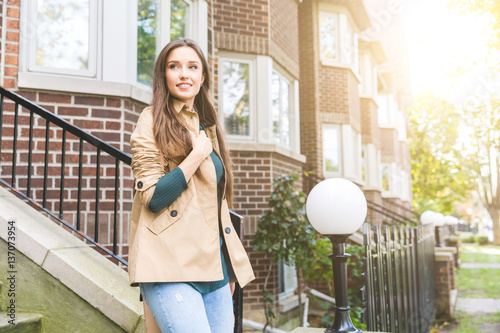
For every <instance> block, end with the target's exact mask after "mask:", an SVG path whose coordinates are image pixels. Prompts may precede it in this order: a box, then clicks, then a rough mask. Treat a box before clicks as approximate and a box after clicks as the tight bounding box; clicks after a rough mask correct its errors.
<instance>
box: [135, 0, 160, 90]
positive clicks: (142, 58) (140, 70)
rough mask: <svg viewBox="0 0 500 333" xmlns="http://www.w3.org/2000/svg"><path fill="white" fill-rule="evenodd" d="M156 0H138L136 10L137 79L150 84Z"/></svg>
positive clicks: (154, 55)
mask: <svg viewBox="0 0 500 333" xmlns="http://www.w3.org/2000/svg"><path fill="white" fill-rule="evenodd" d="M157 12H158V4H157V2H156V0H139V2H138V11H137V81H138V82H140V83H142V84H145V85H148V86H151V83H152V82H153V69H154V65H155V59H156V37H157V23H158V14H157Z"/></svg>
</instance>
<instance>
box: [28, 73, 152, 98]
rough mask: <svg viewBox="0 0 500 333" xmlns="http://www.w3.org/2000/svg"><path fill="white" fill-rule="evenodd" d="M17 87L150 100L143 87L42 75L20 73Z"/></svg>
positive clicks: (148, 91) (147, 91) (150, 94)
mask: <svg viewBox="0 0 500 333" xmlns="http://www.w3.org/2000/svg"><path fill="white" fill-rule="evenodd" d="M18 87H19V88H30V89H41V90H53V91H64V92H71V93H77V94H94V95H104V96H116V97H126V98H127V97H128V98H132V99H135V100H136V101H139V102H142V103H146V104H149V103H151V98H152V92H151V89H150V88H147V87H145V86H139V85H133V84H130V83H122V82H109V81H101V80H93V79H85V78H79V77H69V76H66V77H65V76H59V75H50V74H44V73H26V72H24V73H23V72H20V73H19V75H18Z"/></svg>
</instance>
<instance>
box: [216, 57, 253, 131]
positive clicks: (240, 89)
mask: <svg viewBox="0 0 500 333" xmlns="http://www.w3.org/2000/svg"><path fill="white" fill-rule="evenodd" d="M222 67H223V68H222V80H223V87H222V88H223V92H222V111H223V113H224V125H225V127H226V131H227V132H228V133H229V134H233V135H249V134H250V125H249V118H250V117H249V116H250V102H249V97H248V96H249V87H250V80H249V76H248V73H249V65H248V64H243V63H238V62H232V61H224V62H223V65H222Z"/></svg>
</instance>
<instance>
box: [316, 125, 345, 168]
mask: <svg viewBox="0 0 500 333" xmlns="http://www.w3.org/2000/svg"><path fill="white" fill-rule="evenodd" d="M327 129H335V130H336V131H337V143H338V150H339V152H338V159H339V160H338V163H339V165H338V166H339V170H338V171H326V159H325V152H324V140H325V138H324V133H325V130H327ZM342 137H343V136H342V128H341V126H340V125H334V124H323V125H322V127H321V152H322V156H323V160H322V164H323V175H324V177H325V178H333V177H340V176H342V174H343V170H344V165H343V164H344V163H343V160H344V156H343V155H344V154H343V150H344V145H343V141H344V140H342Z"/></svg>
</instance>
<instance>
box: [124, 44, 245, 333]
mask: <svg viewBox="0 0 500 333" xmlns="http://www.w3.org/2000/svg"><path fill="white" fill-rule="evenodd" d="M209 91H210V73H209V69H208V64H207V61H206V59H205V57H204V56H203V53H202V51H201V49H200V48H199V46H198V45H197V44H196V43H195V42H194V41H192V40H189V39H180V40H175V41H172V42H170V43H169V44H168V45H167V46H165V48H164V49H163V50H162V51H161V52H160V55H159V56H158V59H157V61H156V64H155V69H154V73H153V101H152V105H151V106H149V107H147V108H146V109H144V111H143V112H142V113H141V115H140V117H139V120H138V121H137V126H136V128H135V130H134V133H133V134H132V137H131V140H130V143H131V147H132V170H133V173H134V178H135V190H136V194H135V196H134V203H133V206H132V217H131V226H130V257H129V276H130V283H131V285H133V286H136V285H139V286H140V290H141V294H142V296H143V298H144V299H145V300H146V302H147V305H148V306H149V308H150V309H151V312H152V313H153V315H154V318H155V319H156V321H157V323H158V326H159V327H160V329H161V330H162V332H164V333H165V332H189V333H192V332H214V333H215V332H221V333H223V332H224V333H225V332H228V333H229V332H232V331H233V326H234V319H233V313H232V300H231V287H230V285H229V283H228V282H229V281H230V280H231V282H232V283H234V281H238V282H239V284H240V286H241V287H243V286H245V285H246V284H247V283H249V282H250V281H251V280H253V279H254V274H253V271H252V267H251V266H250V262H249V260H248V256H247V254H246V252H245V250H244V248H243V245H242V244H241V242H240V240H239V238H238V235H237V234H236V232H235V231H234V230H233V226H232V224H231V220H230V216H229V209H228V206H230V205H231V203H232V200H233V191H232V184H233V176H232V172H231V161H230V159H229V152H228V150H227V148H226V143H225V139H224V135H223V131H222V127H221V125H220V124H219V122H218V120H217V113H216V110H215V108H214V106H213V104H212V103H211V99H210V95H209ZM233 286H234V284H233Z"/></svg>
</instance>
